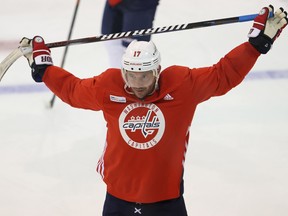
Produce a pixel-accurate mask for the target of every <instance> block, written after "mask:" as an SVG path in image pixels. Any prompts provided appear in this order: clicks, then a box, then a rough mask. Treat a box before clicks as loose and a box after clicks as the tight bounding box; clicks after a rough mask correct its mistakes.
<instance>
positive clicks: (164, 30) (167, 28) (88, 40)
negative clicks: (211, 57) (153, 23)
mask: <svg viewBox="0 0 288 216" xmlns="http://www.w3.org/2000/svg"><path fill="white" fill-rule="evenodd" d="M257 15H258V14H250V15H243V16H237V17H230V18H223V19H214V20H208V21H202V22H195V23H188V24H180V25H179V24H178V25H171V26H164V27H156V28H149V29H141V30H134V31H127V32H119V33H112V34H106V35H100V36H94V37H86V38H80V39H74V40H67V41H59V42H53V43H47V44H46V45H47V46H48V47H49V48H56V47H62V46H67V45H76V44H86V43H93V42H100V41H107V40H115V39H121V38H128V37H131V36H145V35H152V34H160V33H167V32H176V31H182V30H189V29H195V28H203V27H209V26H216V25H224V24H231V23H237V22H247V21H251V20H254V18H255V17H256V16H257Z"/></svg>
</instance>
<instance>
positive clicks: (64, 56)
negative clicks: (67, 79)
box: [49, 0, 80, 108]
mask: <svg viewBox="0 0 288 216" xmlns="http://www.w3.org/2000/svg"><path fill="white" fill-rule="evenodd" d="M79 3H80V0H77V2H76V6H75V9H74V14H73V18H72V23H71V26H70V31H69V34H68V41H69V40H70V39H71V36H72V31H73V27H74V23H75V19H76V15H77V11H78V7H79ZM68 47H69V45H68V44H67V45H66V46H65V50H64V54H63V57H62V62H61V68H63V67H64V64H65V60H66V55H67V52H68ZM55 99H56V95H55V94H53V96H52V98H51V100H50V103H49V104H50V108H52V107H53V106H54V103H55Z"/></svg>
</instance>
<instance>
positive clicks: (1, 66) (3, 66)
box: [0, 14, 258, 81]
mask: <svg viewBox="0 0 288 216" xmlns="http://www.w3.org/2000/svg"><path fill="white" fill-rule="evenodd" d="M256 16H258V14H250V15H243V16H237V17H230V18H223V19H215V20H208V21H202V22H195V23H188V24H180V25H170V26H164V27H156V28H149V29H141V30H134V31H128V32H119V33H113V34H108V35H100V36H94V37H86V38H80V39H74V40H67V41H59V42H54V43H47V44H46V45H47V46H48V47H49V48H56V47H63V46H68V45H75V44H86V43H92V42H100V41H107V40H115V39H120V38H128V37H131V36H145V35H152V34H159V33H165V32H176V31H182V30H188V29H194V28H203V27H209V26H216V25H223V24H230V23H237V22H247V21H251V20H254V19H255V17H256ZM17 50H18V51H17ZM20 52H21V47H18V48H17V49H16V50H14V51H13V52H12V53H11V54H10V55H9V56H7V57H6V58H5V59H4V60H3V61H2V62H1V63H0V81H1V79H2V78H3V76H4V74H5V73H6V71H7V70H8V68H9V67H10V66H11V65H12V64H13V63H14V62H15V61H16V60H17V59H18V58H19V57H21V55H20ZM13 53H14V54H13ZM15 53H17V55H16V54H15Z"/></svg>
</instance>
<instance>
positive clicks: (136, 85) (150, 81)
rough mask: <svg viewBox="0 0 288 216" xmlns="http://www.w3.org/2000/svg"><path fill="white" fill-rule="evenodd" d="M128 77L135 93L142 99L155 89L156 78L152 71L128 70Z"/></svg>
mask: <svg viewBox="0 0 288 216" xmlns="http://www.w3.org/2000/svg"><path fill="white" fill-rule="evenodd" d="M126 79H127V82H128V84H129V86H130V87H131V90H132V91H133V93H134V94H135V95H136V97H138V98H140V99H142V98H144V97H146V96H147V95H148V94H150V93H151V92H152V91H153V90H154V87H155V81H156V78H155V76H154V75H153V72H152V71H146V72H132V71H127V73H126Z"/></svg>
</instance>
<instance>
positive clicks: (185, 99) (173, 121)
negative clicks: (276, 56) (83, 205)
mask: <svg viewBox="0 0 288 216" xmlns="http://www.w3.org/2000/svg"><path fill="white" fill-rule="evenodd" d="M259 55H260V53H259V52H258V51H256V49H255V48H253V47H252V45H250V43H248V42H246V43H243V44H241V45H239V46H238V47H236V48H234V49H233V50H232V51H230V52H229V53H228V54H227V55H226V56H225V57H223V58H221V59H220V61H219V62H218V63H217V64H215V65H213V66H211V67H204V68H197V69H191V68H188V67H183V66H171V67H168V68H166V69H165V70H163V71H162V73H161V75H160V78H159V89H158V90H157V91H156V92H155V93H154V94H153V95H150V96H148V97H147V98H145V100H140V99H137V98H136V97H135V96H134V95H131V94H128V93H127V92H126V91H125V90H124V81H123V79H122V76H121V70H120V69H108V70H106V71H105V72H103V73H102V74H100V75H98V76H95V77H92V78H88V79H79V78H77V77H75V76H73V75H72V74H70V73H68V72H67V71H65V70H64V69H61V68H59V67H56V66H50V67H48V68H47V70H46V72H45V74H44V77H43V81H44V82H45V84H46V85H47V86H48V87H49V88H50V89H51V90H52V91H53V92H54V93H55V94H56V95H57V96H58V97H59V98H61V99H62V100H63V101H64V102H66V103H68V104H70V105H71V106H73V107H77V108H83V109H90V110H95V111H98V110H102V112H103V115H104V118H105V120H106V121H107V137H106V146H105V149H104V152H103V156H102V157H101V158H100V160H99V162H98V165H97V171H98V172H99V173H100V174H101V176H102V178H103V180H104V182H105V183H106V185H107V191H108V193H110V194H112V195H113V196H115V197H118V198H120V199H123V200H126V201H131V202H139V203H152V202H157V201H162V200H168V199H173V198H177V197H179V196H180V193H181V192H180V185H181V181H182V177H183V172H184V167H183V165H184V161H185V153H186V149H187V145H188V137H189V127H190V125H191V121H192V119H193V115H194V112H195V109H196V107H197V105H198V104H199V103H201V102H203V101H205V100H208V99H209V98H210V97H213V96H219V95H223V94H225V93H226V92H228V91H229V90H230V89H232V88H233V87H235V86H236V85H238V84H239V83H240V82H241V81H242V80H243V79H244V77H245V75H246V74H247V73H248V72H249V71H250V70H251V68H252V67H253V65H254V64H255V62H256V60H257V58H258V57H259Z"/></svg>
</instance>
